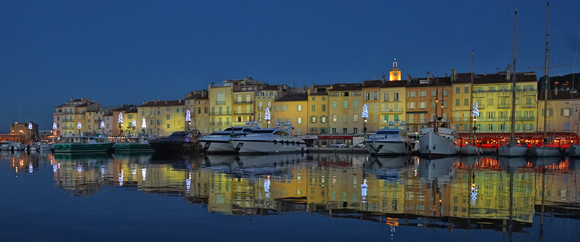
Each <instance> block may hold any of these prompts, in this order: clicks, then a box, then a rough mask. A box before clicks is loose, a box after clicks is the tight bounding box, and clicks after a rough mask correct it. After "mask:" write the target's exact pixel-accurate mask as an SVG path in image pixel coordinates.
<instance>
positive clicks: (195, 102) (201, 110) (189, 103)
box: [184, 89, 209, 135]
mask: <svg viewBox="0 0 580 242" xmlns="http://www.w3.org/2000/svg"><path fill="white" fill-rule="evenodd" d="M207 96H208V92H207V90H205V89H204V90H201V91H197V90H196V91H192V92H190V93H187V94H185V98H184V101H185V112H187V110H189V111H190V115H191V121H190V122H186V123H185V125H186V126H185V127H186V129H190V130H195V129H197V130H199V131H200V132H201V134H204V135H205V134H208V132H209V121H208V120H209V111H208V110H209V100H208V98H207Z"/></svg>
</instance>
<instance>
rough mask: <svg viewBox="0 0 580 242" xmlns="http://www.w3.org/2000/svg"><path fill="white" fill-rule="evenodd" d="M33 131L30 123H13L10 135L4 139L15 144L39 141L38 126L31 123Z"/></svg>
mask: <svg viewBox="0 0 580 242" xmlns="http://www.w3.org/2000/svg"><path fill="white" fill-rule="evenodd" d="M30 124H32V129H29V127H28V125H29V123H18V122H16V123H11V124H10V135H4V138H7V139H10V140H12V141H14V142H20V143H23V144H26V143H28V142H31V141H32V142H34V141H39V136H38V124H35V123H33V122H30Z"/></svg>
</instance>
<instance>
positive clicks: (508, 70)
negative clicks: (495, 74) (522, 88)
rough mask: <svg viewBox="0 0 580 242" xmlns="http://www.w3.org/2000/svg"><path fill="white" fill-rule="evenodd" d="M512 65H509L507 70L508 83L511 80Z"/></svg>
mask: <svg viewBox="0 0 580 242" xmlns="http://www.w3.org/2000/svg"><path fill="white" fill-rule="evenodd" d="M510 68H511V65H509V64H508V67H507V69H505V79H506V80H507V81H509V80H511V69H510Z"/></svg>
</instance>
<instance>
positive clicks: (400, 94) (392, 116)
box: [379, 80, 407, 129]
mask: <svg viewBox="0 0 580 242" xmlns="http://www.w3.org/2000/svg"><path fill="white" fill-rule="evenodd" d="M406 86H407V81H399V80H390V81H388V82H384V83H383V84H382V85H381V88H380V96H379V98H380V105H381V107H380V109H381V110H380V114H379V115H380V119H381V120H380V121H379V122H380V127H381V129H384V128H388V127H390V125H389V123H390V122H393V125H394V124H395V123H398V124H400V123H401V122H402V121H405V119H406V118H405V112H406V109H405V107H406V106H405V105H406V103H407V102H406V100H407V95H406Z"/></svg>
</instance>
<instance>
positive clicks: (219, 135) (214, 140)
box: [199, 122, 259, 154]
mask: <svg viewBox="0 0 580 242" xmlns="http://www.w3.org/2000/svg"><path fill="white" fill-rule="evenodd" d="M246 124H247V125H246V126H245V127H231V128H227V129H225V130H224V131H220V132H214V133H212V134H210V135H207V136H204V137H202V138H200V139H199V142H200V144H201V146H202V147H203V149H204V150H205V152H207V153H208V154H227V153H237V152H238V151H237V150H236V149H234V146H232V144H231V143H230V141H231V140H232V139H233V138H237V137H244V136H246V135H248V134H250V133H251V132H252V131H253V130H256V129H259V128H258V127H257V126H250V125H249V124H250V123H249V122H247V123H246Z"/></svg>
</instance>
